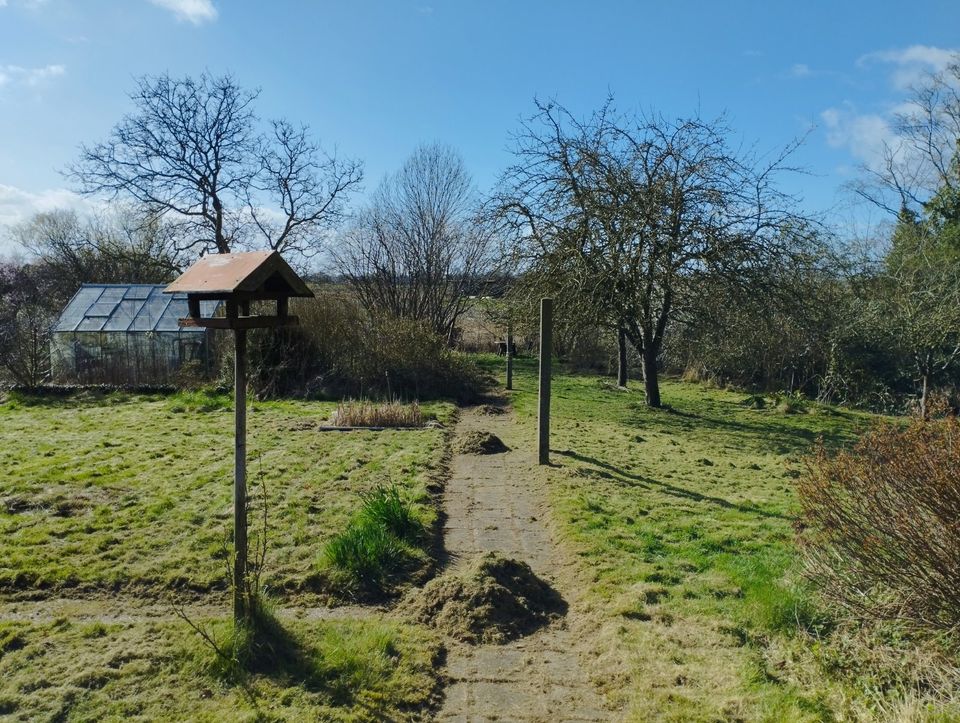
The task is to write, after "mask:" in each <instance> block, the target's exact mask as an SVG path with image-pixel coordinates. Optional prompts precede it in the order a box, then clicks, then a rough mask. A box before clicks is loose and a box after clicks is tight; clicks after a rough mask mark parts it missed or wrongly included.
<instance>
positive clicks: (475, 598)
mask: <svg viewBox="0 0 960 723" xmlns="http://www.w3.org/2000/svg"><path fill="white" fill-rule="evenodd" d="M566 610H567V604H566V603H565V602H564V600H563V598H562V597H560V594H559V593H557V591H556V590H554V589H553V588H552V587H550V585H549V584H548V583H547V582H545V581H544V580H542V579H540V578H539V577H537V576H536V575H535V574H534V573H533V571H532V570H531V569H530V566H529V565H527V564H526V563H524V562H519V561H517V560H511V559H508V558H505V557H501V556H500V555H498V554H496V553H493V552H491V553H487V554H485V555H481V556H479V557H477V558H475V559H473V560H471V561H470V562H469V563H467V564H465V565H463V566H461V567H459V568H458V569H456V570H453V571H451V572H448V573H446V574H444V575H441V576H440V577H437V578H435V579H433V580H431V581H430V582H429V583H427V585H426V586H424V587H423V589H422V590H418V591H416V592H414V593H412V594H411V595H409V596H408V597H407V598H406V599H405V600H404V601H403V602H402V603H401V604H400V607H399V611H400V613H401V614H402V615H405V616H407V617H410V618H412V619H414V620H416V621H418V622H420V623H424V624H426V625H431V626H433V627H435V628H438V629H440V630H442V631H443V632H445V633H447V634H448V635H450V636H451V637H453V638H456V639H457V640H463V641H464V642H468V643H475V644H476V643H484V644H490V643H494V644H502V643H506V642H508V641H510V640H514V639H516V638H519V637H522V636H524V635H528V634H530V633H532V632H534V631H535V630H537V629H539V628H541V627H543V626H544V625H546V624H548V623H549V622H550V621H551V620H553V619H555V618H558V617H560V616H562V615H563V614H564V613H566Z"/></svg>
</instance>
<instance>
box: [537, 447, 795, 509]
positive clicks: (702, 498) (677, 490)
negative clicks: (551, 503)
mask: <svg viewBox="0 0 960 723" xmlns="http://www.w3.org/2000/svg"><path fill="white" fill-rule="evenodd" d="M556 454H560V455H563V456H565V457H570V458H571V459H575V460H577V461H579V462H585V463H586V464H591V465H593V466H595V467H599V468H600V469H601V470H605V471H606V472H607V473H612V474H609V475H608V476H609V477H610V478H611V479H614V480H615V481H619V482H624V483H626V484H630V485H634V484H637V483H639V484H642V485H646V486H648V487H656V488H659V489H660V490H662V491H663V492H665V493H666V494H668V495H672V496H673V497H681V498H683V499H688V500H693V501H694V502H706V503H709V504H712V505H716V506H717V507H722V508H724V509H727V510H736V511H737V512H742V513H743V514H747V515H759V516H760V517H770V518H776V519H779V520H790V519H793V518H792V517H789V516H787V515H783V514H781V513H779V512H771V511H770V510H765V509H763V508H761V507H757V506H756V505H751V504H739V503H736V502H730V501H729V500H725V499H723V498H722V497H713V496H711V495H704V494H701V493H699V492H694V491H693V490H688V489H685V488H683V487H677V486H676V485H671V484H668V483H666V482H660V481H658V480H655V479H652V478H650V477H642V476H640V475H636V474H632V473H630V472H627V471H625V470H623V469H620V468H619V467H615V466H614V465H612V464H610V463H608V462H604V461H603V460H599V459H597V458H596V457H588V456H587V455H583V454H578V453H577V452H574V451H572V450H556ZM618 478H619V479H618Z"/></svg>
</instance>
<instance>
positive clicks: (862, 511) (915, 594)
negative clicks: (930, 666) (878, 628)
mask: <svg viewBox="0 0 960 723" xmlns="http://www.w3.org/2000/svg"><path fill="white" fill-rule="evenodd" d="M799 492H800V502H801V504H802V507H803V522H804V524H805V526H806V527H807V529H806V530H805V532H804V535H803V538H802V539H803V542H804V547H803V549H804V552H805V561H806V564H807V573H808V575H809V576H810V578H811V579H812V580H813V581H814V582H815V584H816V585H817V587H818V588H820V589H821V590H822V591H823V592H824V594H825V595H827V596H828V597H829V598H830V599H831V600H833V601H835V602H837V603H839V604H841V605H843V606H844V607H846V608H848V609H850V610H852V611H853V612H854V613H855V614H856V615H857V616H859V617H862V618H863V619H866V620H875V619H893V620H899V621H903V622H905V623H908V624H910V625H913V626H916V627H920V628H924V629H926V630H928V631H934V632H941V631H948V632H952V631H954V630H956V628H957V626H958V624H960V592H958V590H957V585H956V580H957V579H958V576H960V531H958V529H957V520H958V519H960V423H958V421H957V419H956V418H955V417H952V416H951V417H947V418H945V419H939V420H936V421H926V422H924V421H922V420H920V421H915V422H913V423H912V424H910V425H909V426H907V427H906V428H903V427H901V426H899V425H894V424H887V425H883V426H881V427H878V428H877V429H876V430H874V431H872V432H870V433H869V434H866V435H864V436H863V437H862V438H861V439H860V440H859V441H858V442H857V444H856V445H855V446H854V447H853V448H852V449H851V450H850V451H841V452H839V453H838V454H836V455H835V456H831V455H830V454H829V453H828V452H827V451H826V450H825V449H824V448H823V447H822V446H820V447H818V449H817V452H816V455H815V456H814V457H813V458H812V459H811V461H810V462H809V464H808V466H807V474H806V475H804V476H803V477H802V478H801V480H800V483H799Z"/></svg>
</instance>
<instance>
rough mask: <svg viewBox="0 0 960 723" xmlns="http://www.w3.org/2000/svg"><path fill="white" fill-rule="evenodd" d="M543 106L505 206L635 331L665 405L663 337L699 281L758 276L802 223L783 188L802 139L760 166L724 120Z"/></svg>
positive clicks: (506, 215)
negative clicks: (733, 139)
mask: <svg viewBox="0 0 960 723" xmlns="http://www.w3.org/2000/svg"><path fill="white" fill-rule="evenodd" d="M537 107H538V113H537V114H536V115H535V116H534V117H533V118H532V119H531V120H530V121H528V122H526V123H525V124H524V126H523V128H522V130H521V132H520V133H519V134H518V135H517V137H516V147H515V150H514V153H515V155H516V158H517V162H516V163H515V164H514V165H513V166H512V167H511V168H509V169H508V170H507V172H506V173H505V175H504V177H503V179H502V184H501V190H500V192H499V193H498V196H497V198H496V204H495V205H496V206H497V208H498V209H499V211H500V214H501V217H502V218H503V219H505V220H506V221H507V223H508V224H509V227H510V228H511V229H512V231H513V232H514V234H515V238H516V240H517V243H516V246H515V249H514V253H515V254H516V256H517V259H518V263H520V264H523V265H525V266H526V267H527V268H528V269H529V270H530V272H531V273H532V274H534V275H540V276H541V277H542V278H543V279H544V282H545V283H547V284H549V285H552V286H553V287H557V286H562V287H564V288H565V289H566V293H571V294H575V295H576V296H577V298H578V299H579V303H581V304H583V305H584V306H585V307H587V308H590V309H592V310H593V311H594V315H595V318H596V320H597V322H598V323H600V324H601V325H603V326H605V327H606V328H607V329H610V330H611V331H612V332H617V333H618V334H619V332H620V330H622V331H623V334H624V336H625V337H626V339H627V340H628V341H629V342H630V343H631V345H633V346H634V348H636V350H637V352H638V353H639V355H640V357H641V361H642V370H643V378H644V385H645V391H646V398H647V403H648V404H649V405H651V406H655V407H656V406H660V389H659V383H658V357H659V355H660V352H661V348H662V345H663V340H664V335H665V333H666V330H667V328H668V326H669V325H670V323H671V322H673V321H676V320H677V319H679V318H682V314H683V309H684V306H685V302H686V299H687V297H689V296H690V295H693V294H696V293H697V280H698V279H699V278H705V277H711V278H723V279H726V280H727V281H728V282H729V283H732V284H739V285H745V286H746V285H751V284H755V283H756V282H757V281H758V280H759V279H760V276H761V272H762V270H763V269H765V268H766V266H767V265H768V264H769V263H770V261H771V259H773V258H775V257H777V256H778V255H780V254H782V253H783V252H785V251H786V250H787V248H788V247H789V245H790V233H787V232H786V230H788V229H789V228H790V227H791V225H793V226H795V227H797V228H799V227H800V225H799V224H796V222H795V221H796V219H795V216H794V214H793V213H792V212H791V211H790V210H789V209H790V208H791V207H792V205H793V204H792V202H791V199H788V198H786V197H785V196H783V195H782V194H781V193H779V192H778V191H777V190H776V189H775V188H774V185H773V177H774V175H775V174H776V173H777V171H780V170H785V168H786V166H785V159H786V157H787V155H788V154H789V151H790V150H792V147H791V148H788V149H786V150H785V151H784V152H783V154H781V155H778V156H776V157H775V158H773V159H772V160H770V161H768V162H767V163H763V164H761V163H759V162H758V161H757V159H755V158H752V157H751V156H749V155H748V154H745V153H742V152H738V151H734V150H732V149H731V148H730V147H729V145H728V142H727V137H728V135H729V131H728V130H727V128H726V127H725V126H724V125H723V123H722V122H720V121H716V122H708V121H704V120H702V119H700V118H697V117H694V118H690V119H681V120H677V121H671V120H667V119H665V118H663V117H660V116H650V117H644V116H640V117H636V118H625V117H621V116H619V115H618V114H617V113H616V111H615V109H614V108H613V105H612V100H608V101H607V103H606V104H605V105H604V106H603V107H602V108H601V109H600V110H599V111H597V112H596V113H594V114H593V115H591V116H590V117H589V118H588V119H586V120H584V121H580V120H577V119H576V118H574V117H573V115H572V114H571V113H569V112H568V111H567V110H566V109H564V108H562V107H561V106H558V105H556V104H554V103H546V104H545V103H538V104H537Z"/></svg>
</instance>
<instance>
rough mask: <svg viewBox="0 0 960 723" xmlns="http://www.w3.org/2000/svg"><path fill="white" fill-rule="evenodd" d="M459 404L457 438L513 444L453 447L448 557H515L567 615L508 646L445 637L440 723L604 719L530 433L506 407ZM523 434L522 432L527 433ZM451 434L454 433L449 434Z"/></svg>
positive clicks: (447, 498) (607, 716)
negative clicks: (496, 448)
mask: <svg viewBox="0 0 960 723" xmlns="http://www.w3.org/2000/svg"><path fill="white" fill-rule="evenodd" d="M496 406H497V408H498V409H500V410H501V411H502V412H503V413H501V414H490V413H489V412H490V409H489V407H487V406H479V407H470V408H467V409H465V410H463V412H462V414H461V416H460V420H459V422H458V424H457V428H456V430H455V435H457V436H460V435H464V434H467V433H469V432H472V431H487V432H492V433H493V434H495V435H497V436H498V437H500V438H501V439H502V440H503V441H504V442H505V443H506V444H507V446H508V447H510V451H508V452H505V453H501V454H490V455H471V454H455V455H454V457H453V459H452V460H451V470H450V471H451V473H450V478H449V481H448V482H447V485H446V488H445V491H444V498H443V509H444V513H445V516H446V518H445V522H444V539H445V546H446V550H447V553H448V554H449V555H450V557H451V564H456V563H457V561H458V560H460V559H468V558H470V557H472V556H474V555H477V554H480V553H484V552H498V553H500V554H502V555H504V556H506V557H512V558H516V559H518V560H522V561H524V562H526V563H527V564H529V565H530V567H531V568H532V569H533V571H534V572H535V573H536V574H537V575H539V576H540V577H542V578H543V579H545V580H547V581H548V582H550V584H551V585H553V586H554V588H555V589H556V590H557V591H558V592H559V593H560V594H561V595H562V596H563V598H564V600H566V602H567V603H568V606H569V608H568V611H567V614H566V615H565V616H564V617H563V618H562V619H560V620H558V621H556V622H554V623H552V624H551V625H549V626H548V627H546V628H544V629H541V630H540V631H538V632H536V633H534V634H533V635H530V636H528V637H525V638H521V639H519V640H516V641H514V642H512V643H508V644H506V645H467V644H465V643H459V642H456V641H450V642H448V646H447V647H448V654H447V663H446V666H447V670H446V674H447V677H448V681H449V682H448V686H447V689H446V697H445V699H444V703H443V705H442V707H441V710H440V711H439V714H438V718H439V719H440V720H442V721H488V720H516V721H601V720H602V721H607V720H611V718H615V717H616V716H615V714H612V713H611V711H609V710H606V709H605V708H604V702H603V700H602V698H601V696H600V695H599V694H598V693H597V691H596V687H595V686H594V685H593V683H591V681H590V679H589V675H588V673H587V670H588V666H587V658H586V655H585V653H584V650H585V648H586V644H585V640H586V638H585V635H587V634H589V633H588V622H587V619H586V616H585V615H583V614H582V612H581V610H580V608H579V607H578V599H577V594H576V588H577V586H576V582H575V577H574V574H573V567H572V562H571V560H570V559H569V558H567V556H566V555H564V553H563V551H562V549H561V548H560V547H559V545H558V544H557V540H556V536H555V535H554V534H552V532H551V529H550V524H549V522H548V520H549V510H548V508H547V503H546V490H545V489H544V478H543V475H542V474H541V473H540V472H539V470H538V468H537V465H536V455H535V452H534V444H533V439H532V435H530V434H528V433H527V431H526V430H524V429H522V428H520V427H519V426H518V425H517V424H516V421H515V419H514V416H513V414H512V412H511V411H510V410H509V408H507V407H505V406H502V405H496ZM528 437H529V439H528ZM454 441H456V438H455V440H454Z"/></svg>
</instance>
